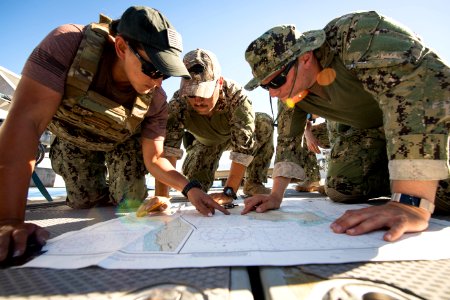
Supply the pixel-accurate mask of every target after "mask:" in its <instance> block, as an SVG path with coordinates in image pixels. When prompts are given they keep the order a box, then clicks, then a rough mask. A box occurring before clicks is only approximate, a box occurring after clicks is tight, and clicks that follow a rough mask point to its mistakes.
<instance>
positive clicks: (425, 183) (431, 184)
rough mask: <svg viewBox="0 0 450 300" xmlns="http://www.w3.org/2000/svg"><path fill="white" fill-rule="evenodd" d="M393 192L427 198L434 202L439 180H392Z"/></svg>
mask: <svg viewBox="0 0 450 300" xmlns="http://www.w3.org/2000/svg"><path fill="white" fill-rule="evenodd" d="M391 184H392V186H391V191H392V193H402V194H407V195H411V196H415V197H420V198H425V199H427V200H429V201H431V202H432V203H434V200H435V198H436V190H437V185H438V181H437V180H392V183H391Z"/></svg>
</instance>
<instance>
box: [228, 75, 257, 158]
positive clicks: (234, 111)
mask: <svg viewBox="0 0 450 300" xmlns="http://www.w3.org/2000/svg"><path fill="white" fill-rule="evenodd" d="M227 85H228V86H227V88H226V90H225V94H226V95H225V97H226V98H227V102H228V103H230V109H231V119H230V126H231V153H230V159H231V160H232V161H235V162H237V163H239V164H242V165H244V166H246V167H247V166H248V165H249V164H250V163H251V162H252V160H253V157H254V156H253V155H254V153H253V151H254V150H253V149H254V146H255V112H254V111H253V106H252V103H251V101H250V99H249V98H248V97H247V95H245V94H244V92H243V90H242V88H241V87H239V86H238V85H236V84H235V83H234V82H232V81H228V84H227Z"/></svg>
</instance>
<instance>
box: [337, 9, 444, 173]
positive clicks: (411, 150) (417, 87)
mask: <svg viewBox="0 0 450 300" xmlns="http://www.w3.org/2000/svg"><path fill="white" fill-rule="evenodd" d="M340 22H341V23H345V24H346V26H343V27H342V28H341V29H340V30H341V31H342V30H343V31H342V32H341V33H340V39H338V40H340V43H338V44H340V45H341V46H342V51H341V52H340V56H341V58H342V60H343V61H344V63H345V65H346V67H347V68H348V69H349V70H350V71H351V72H353V73H354V74H355V76H356V77H357V78H358V79H359V80H360V82H361V83H362V85H363V87H364V89H365V90H366V91H367V92H369V93H370V94H372V95H373V97H374V100H375V101H377V102H378V104H379V106H380V108H381V110H382V112H383V128H384V131H385V136H386V144H387V153H388V159H389V172H390V179H391V180H440V179H446V178H448V176H449V168H448V160H449V157H448V128H447V125H446V119H448V115H449V110H450V108H449V107H450V105H449V99H450V90H449V89H448V86H449V85H450V70H449V67H448V66H447V65H445V64H444V63H443V62H442V60H441V59H440V58H439V57H437V55H436V54H434V53H433V52H431V51H429V49H428V48H426V47H425V46H424V45H423V44H422V42H421V41H420V39H419V38H418V37H417V36H416V35H415V34H414V33H413V32H411V31H410V30H409V29H407V28H405V27H403V26H401V25H399V24H396V23H393V22H391V21H390V20H389V19H387V18H385V17H382V16H380V15H378V14H376V13H374V12H372V13H366V14H356V15H354V16H352V17H351V18H349V19H347V20H342V21H340ZM338 23H339V22H338ZM343 28H344V29H345V28H347V29H346V30H344V29H343ZM355 28H357V29H355ZM344 33H345V34H344Z"/></svg>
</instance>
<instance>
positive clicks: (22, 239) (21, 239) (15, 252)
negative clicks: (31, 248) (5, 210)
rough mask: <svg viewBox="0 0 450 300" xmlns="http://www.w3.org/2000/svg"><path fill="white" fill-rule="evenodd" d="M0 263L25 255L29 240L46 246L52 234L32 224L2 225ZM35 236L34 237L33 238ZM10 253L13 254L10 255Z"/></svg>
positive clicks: (4, 223) (2, 223) (5, 223)
mask: <svg viewBox="0 0 450 300" xmlns="http://www.w3.org/2000/svg"><path fill="white" fill-rule="evenodd" d="M0 224H1V225H0V261H4V260H5V259H6V258H8V256H10V257H18V256H21V255H23V254H24V253H25V249H26V247H27V240H28V239H30V238H34V239H35V240H36V242H37V243H39V244H40V245H45V243H46V241H47V240H48V238H49V236H50V233H49V232H48V231H47V230H45V229H43V228H42V227H39V226H38V225H35V224H31V223H8V222H1V223H0ZM33 235H34V236H33ZM8 252H11V253H9V254H8Z"/></svg>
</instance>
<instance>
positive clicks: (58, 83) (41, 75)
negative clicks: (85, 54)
mask: <svg viewBox="0 0 450 300" xmlns="http://www.w3.org/2000/svg"><path fill="white" fill-rule="evenodd" d="M82 39H83V26H81V25H74V24H67V25H62V26H59V27H58V28H56V29H54V30H53V31H52V32H50V33H49V34H48V35H47V36H46V37H45V38H44V39H43V40H42V41H41V43H40V44H39V45H38V46H37V47H36V48H35V49H34V50H33V52H32V53H31V54H30V56H29V57H28V60H27V61H26V63H25V66H24V68H23V70H22V75H24V76H27V77H29V78H31V79H33V80H35V81H37V82H39V83H41V84H43V85H45V86H47V87H49V88H51V89H52V90H54V91H56V92H58V93H61V94H63V93H64V87H65V81H66V77H67V73H68V71H69V69H70V66H71V64H72V61H73V58H74V57H75V55H76V53H77V50H78V46H79V45H80V42H81V40H82Z"/></svg>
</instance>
